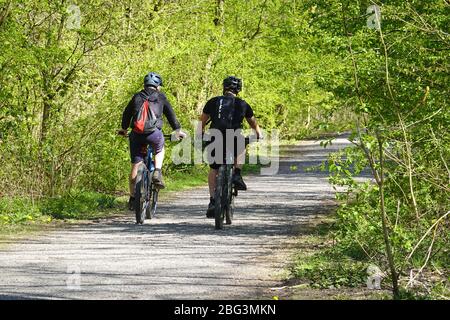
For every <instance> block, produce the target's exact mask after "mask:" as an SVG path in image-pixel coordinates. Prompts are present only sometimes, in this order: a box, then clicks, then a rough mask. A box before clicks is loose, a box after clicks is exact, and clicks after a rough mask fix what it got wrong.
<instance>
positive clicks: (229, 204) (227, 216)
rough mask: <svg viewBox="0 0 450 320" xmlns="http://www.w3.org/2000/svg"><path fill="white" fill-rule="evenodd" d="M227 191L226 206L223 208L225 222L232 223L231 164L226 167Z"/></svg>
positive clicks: (232, 191) (232, 192)
mask: <svg viewBox="0 0 450 320" xmlns="http://www.w3.org/2000/svg"><path fill="white" fill-rule="evenodd" d="M227 177H228V181H227V193H226V198H225V199H226V200H227V204H226V208H225V220H226V224H228V225H229V224H232V223H233V213H234V190H233V183H232V181H233V168H232V167H231V166H228V167H227Z"/></svg>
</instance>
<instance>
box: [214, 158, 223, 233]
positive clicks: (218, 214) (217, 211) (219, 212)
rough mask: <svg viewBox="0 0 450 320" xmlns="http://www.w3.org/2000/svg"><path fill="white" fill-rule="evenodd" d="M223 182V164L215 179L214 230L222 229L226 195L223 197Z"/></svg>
mask: <svg viewBox="0 0 450 320" xmlns="http://www.w3.org/2000/svg"><path fill="white" fill-rule="evenodd" d="M224 182H225V166H221V167H220V168H219V173H218V174H217V180H216V192H215V193H214V204H215V206H214V218H215V220H216V230H221V229H223V220H224V209H225V208H224V207H225V206H224V202H225V201H226V197H224V191H225V190H224V189H226V188H224Z"/></svg>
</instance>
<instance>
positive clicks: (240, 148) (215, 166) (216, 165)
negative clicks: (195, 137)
mask: <svg viewBox="0 0 450 320" xmlns="http://www.w3.org/2000/svg"><path fill="white" fill-rule="evenodd" d="M239 139H242V142H244V141H245V138H244V136H239ZM213 142H214V138H212V141H211V142H209V143H208V145H207V147H206V148H208V147H210V146H212V143H213ZM242 142H241V146H239V144H238V137H234V143H233V158H234V159H236V158H237V157H238V155H241V154H242V153H243V152H245V142H244V143H243V144H242ZM208 154H209V152H208ZM222 155H223V156H222V157H221V158H222V161H220V160H219V162H216V161H214V160H213V159H208V163H209V167H210V168H211V169H214V170H217V169H219V168H220V166H221V165H222V164H224V163H226V155H227V141H226V139H224V143H223V150H222ZM211 156H212V157H213V158H214V157H215V156H216V150H215V149H213V150H212V151H211Z"/></svg>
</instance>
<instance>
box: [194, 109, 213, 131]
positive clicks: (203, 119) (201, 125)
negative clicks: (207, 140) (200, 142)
mask: <svg viewBox="0 0 450 320" xmlns="http://www.w3.org/2000/svg"><path fill="white" fill-rule="evenodd" d="M209 118H210V116H209V114H206V113H204V112H203V113H202V115H201V116H200V123H199V126H198V128H197V136H201V135H203V133H204V132H205V127H206V124H207V123H208V120H209Z"/></svg>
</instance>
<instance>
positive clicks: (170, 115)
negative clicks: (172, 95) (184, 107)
mask: <svg viewBox="0 0 450 320" xmlns="http://www.w3.org/2000/svg"><path fill="white" fill-rule="evenodd" d="M164 100H165V101H164V107H163V113H164V115H165V116H166V118H167V121H169V124H170V126H171V127H172V129H173V130H180V129H181V125H180V122H178V119H177V117H176V115H175V111H173V108H172V105H171V104H170V103H169V100H167V98H166V99H164Z"/></svg>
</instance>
